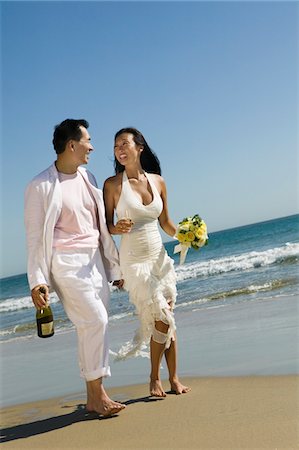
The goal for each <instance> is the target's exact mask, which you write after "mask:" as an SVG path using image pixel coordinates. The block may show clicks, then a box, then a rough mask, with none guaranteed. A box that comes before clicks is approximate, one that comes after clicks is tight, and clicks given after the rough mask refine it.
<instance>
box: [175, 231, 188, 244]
mask: <svg viewBox="0 0 299 450" xmlns="http://www.w3.org/2000/svg"><path fill="white" fill-rule="evenodd" d="M176 237H177V238H178V240H179V241H180V242H185V241H186V233H180V232H179V233H177V235H176Z"/></svg>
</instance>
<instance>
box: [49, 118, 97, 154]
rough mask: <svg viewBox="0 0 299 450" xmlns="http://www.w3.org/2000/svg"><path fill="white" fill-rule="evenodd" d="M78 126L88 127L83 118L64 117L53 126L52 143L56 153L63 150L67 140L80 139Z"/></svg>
mask: <svg viewBox="0 0 299 450" xmlns="http://www.w3.org/2000/svg"><path fill="white" fill-rule="evenodd" d="M80 127H84V128H88V127H89V123H88V122H87V121H86V120H84V119H79V120H76V119H66V120H64V121H63V122H61V123H60V124H59V125H56V126H55V128H54V134H53V140H52V143H53V146H54V149H55V151H56V153H57V155H59V154H60V153H63V152H64V150H65V147H66V144H67V143H68V141H70V140H74V141H80V139H81V137H82V131H81V128H80Z"/></svg>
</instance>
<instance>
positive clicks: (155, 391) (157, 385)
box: [150, 380, 166, 397]
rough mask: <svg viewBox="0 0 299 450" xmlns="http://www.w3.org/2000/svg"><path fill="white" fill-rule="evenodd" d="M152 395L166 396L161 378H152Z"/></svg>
mask: <svg viewBox="0 0 299 450" xmlns="http://www.w3.org/2000/svg"><path fill="white" fill-rule="evenodd" d="M150 395H152V396H153V397H166V394H165V392H164V389H163V387H162V384H161V381H160V380H151V382H150Z"/></svg>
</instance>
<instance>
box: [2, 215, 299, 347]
mask: <svg viewBox="0 0 299 450" xmlns="http://www.w3.org/2000/svg"><path fill="white" fill-rule="evenodd" d="M175 245H176V242H175V241H172V242H168V243H166V244H165V247H166V250H167V252H168V254H169V255H170V256H171V257H172V258H173V259H174V261H175V268H176V274H177V289H178V297H177V303H176V307H175V310H176V311H177V312H179V311H187V310H191V311H194V310H201V309H208V308H223V307H226V306H228V305H231V304H235V303H246V302H254V301H257V300H259V301H260V300H266V299H267V298H269V297H276V298H277V299H283V298H284V297H285V296H288V297H294V298H295V296H296V295H298V293H299V215H293V216H290V217H283V218H279V219H274V220H269V221H266V222H261V223H255V224H252V225H246V226H242V227H238V228H232V229H228V230H224V231H219V232H215V233H209V244H208V245H207V246H205V247H203V248H202V249H200V250H198V251H196V250H193V249H190V250H189V252H188V254H187V258H186V262H185V264H184V265H179V264H178V260H179V255H174V254H173V249H174V246H175ZM0 282H1V291H0V317H1V321H0V342H2V343H4V342H7V341H19V340H24V339H28V338H30V337H33V336H35V335H36V324H35V309H34V307H33V305H32V301H31V297H30V291H29V286H28V283H27V277H26V274H21V275H17V276H12V277H9V278H3V279H1V280H0ZM50 299H51V307H52V310H53V314H54V318H55V333H63V332H66V331H68V330H71V329H73V325H72V324H71V322H70V321H69V320H68V318H67V317H66V315H65V313H64V310H63V307H62V304H61V302H60V301H59V299H58V298H57V296H56V294H51V297H50ZM133 315H134V307H133V305H132V304H130V302H129V300H128V295H127V293H126V292H124V291H118V290H116V289H113V290H112V292H111V302H110V311H109V316H110V323H119V324H121V323H122V322H126V321H128V320H130V319H131V318H132V316H133Z"/></svg>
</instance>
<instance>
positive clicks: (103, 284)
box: [51, 249, 111, 381]
mask: <svg viewBox="0 0 299 450" xmlns="http://www.w3.org/2000/svg"><path fill="white" fill-rule="evenodd" d="M51 274H52V278H53V284H54V288H55V290H56V292H57V294H58V296H59V298H60V300H61V301H62V303H63V306H64V309H65V312H66V314H67V316H68V318H69V319H70V320H71V322H72V323H73V324H74V325H75V327H76V330H77V336H78V353H79V366H80V375H81V377H82V378H85V380H86V381H92V380H96V379H98V378H101V377H105V376H110V375H111V372H110V367H109V365H108V362H109V361H108V359H109V346H108V336H107V327H108V314H107V308H108V302H109V298H110V291H109V286H108V282H107V278H106V274H105V270H104V266H103V262H102V257H101V254H100V252H99V250H98V249H67V250H64V249H63V250H62V249H53V257H52V267H51Z"/></svg>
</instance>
